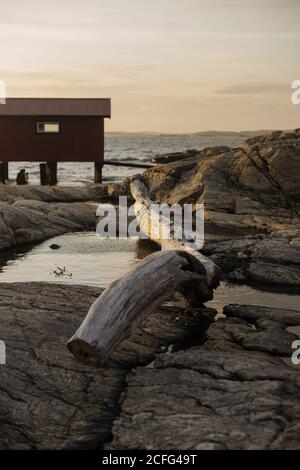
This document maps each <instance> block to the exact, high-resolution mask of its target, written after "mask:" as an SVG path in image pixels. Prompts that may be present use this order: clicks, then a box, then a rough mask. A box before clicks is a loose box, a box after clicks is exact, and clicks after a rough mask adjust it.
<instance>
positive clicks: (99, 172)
mask: <svg viewBox="0 0 300 470" xmlns="http://www.w3.org/2000/svg"><path fill="white" fill-rule="evenodd" d="M102 168H103V163H101V162H95V183H102Z"/></svg>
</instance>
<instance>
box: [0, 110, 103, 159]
mask: <svg viewBox="0 0 300 470" xmlns="http://www.w3.org/2000/svg"><path fill="white" fill-rule="evenodd" d="M38 121H45V122H59V123H60V133H59V134H38V133H37V131H36V123H37V122H38ZM103 160H104V119H103V118H99V117H77V116H59V117H56V116H51V117H49V116H40V117H36V116H35V117H30V116H10V117H8V116H5V117H4V116H1V117H0V161H3V162H9V161H12V162H13V161H15V162H20V161H31V162H46V161H47V162H96V161H98V162H99V161H100V162H103Z"/></svg>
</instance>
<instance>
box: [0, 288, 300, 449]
mask: <svg viewBox="0 0 300 470" xmlns="http://www.w3.org/2000/svg"><path fill="white" fill-rule="evenodd" d="M100 292H101V291H100V290H99V289H96V288H92V287H82V286H63V285H59V284H57V285H56V284H43V283H23V284H20V283H19V284H1V285H0V327H1V335H2V338H3V339H5V341H6V344H7V365H6V366H5V367H4V366H1V384H0V423H1V431H0V449H95V448H101V446H104V447H106V448H114V449H136V448H144V449H189V450H191V449H194V450H195V449H254V448H255V449H280V448H285V449H299V448H300V427H299V418H300V401H299V393H300V371H299V367H294V368H293V367H292V364H291V359H290V358H291V353H292V349H291V344H292V342H293V341H294V340H295V339H296V338H297V334H296V333H295V332H289V331H287V329H288V328H289V329H290V330H293V326H295V325H299V324H300V313H299V312H293V311H288V310H280V309H271V308H262V307H253V306H239V305H229V306H227V307H226V308H225V310H224V313H225V314H226V318H224V319H220V320H218V321H217V322H214V321H213V318H214V316H215V313H216V312H215V311H213V310H212V309H205V308H204V309H199V310H197V311H195V310H193V311H184V310H182V309H180V308H178V307H171V306H169V307H162V308H160V309H159V310H158V311H156V312H155V313H153V314H152V315H151V316H150V317H149V318H148V319H147V320H146V321H145V322H144V324H143V326H142V327H141V328H140V329H139V331H137V332H136V334H135V335H134V336H133V337H132V338H131V339H130V340H128V341H126V342H124V343H123V344H122V345H121V346H120V347H119V348H118V349H117V351H116V352H115V353H114V354H113V356H112V357H111V359H110V361H109V362H108V363H107V364H106V365H105V366H104V367H102V368H95V367H89V366H87V365H82V364H80V363H79V362H78V361H76V359H75V358H74V357H73V356H72V354H70V353H69V351H68V350H67V348H66V342H67V340H68V339H69V337H70V336H71V335H72V334H73V332H74V331H75V330H76V328H77V327H78V326H79V324H80V323H81V321H82V320H83V318H84V316H85V315H86V311H87V309H88V308H89V306H90V305H91V304H92V302H93V301H94V300H95V299H96V297H97V296H98V295H99V294H100ZM209 325H210V326H209ZM207 328H208V331H207V333H206V334H205V331H206V330H207ZM205 340H206V342H205Z"/></svg>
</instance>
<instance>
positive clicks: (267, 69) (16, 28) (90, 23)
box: [0, 0, 300, 132]
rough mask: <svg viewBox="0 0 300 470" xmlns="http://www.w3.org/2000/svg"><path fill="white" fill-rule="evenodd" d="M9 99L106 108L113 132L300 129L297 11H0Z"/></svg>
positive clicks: (283, 4)
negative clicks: (98, 103) (100, 101)
mask: <svg viewBox="0 0 300 470" xmlns="http://www.w3.org/2000/svg"><path fill="white" fill-rule="evenodd" d="M0 7H1V9H0V60H1V68H0V80H3V81H5V82H6V88H7V95H8V96H10V97H104V98H105V97H110V98H112V119H111V121H107V125H106V126H107V129H108V130H110V131H158V132H196V131H204V130H210V129H216V130H243V129H280V128H281V129H289V128H294V127H300V105H299V106H297V105H293V104H292V103H291V92H292V90H291V82H292V81H293V80H297V79H298V80H300V23H299V19H300V0H51V1H41V0H26V1H24V0H0Z"/></svg>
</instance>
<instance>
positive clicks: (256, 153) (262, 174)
mask: <svg viewBox="0 0 300 470" xmlns="http://www.w3.org/2000/svg"><path fill="white" fill-rule="evenodd" d="M171 157H172V158H171V160H172V159H173V157H174V154H171ZM163 158H164V159H167V157H166V156H163ZM143 179H144V182H145V184H146V185H147V187H148V188H149V189H150V191H151V195H152V198H153V199H154V200H155V201H156V202H159V203H162V202H167V203H169V204H176V203H179V204H185V203H192V204H197V203H198V204H204V208H205V246H204V249H203V250H202V251H203V253H204V254H205V255H207V256H210V257H211V258H212V259H213V260H214V261H215V262H216V263H217V264H218V265H219V266H220V267H221V269H222V272H223V277H224V278H225V279H229V280H230V281H235V282H247V283H252V284H259V285H260V286H264V285H266V287H271V288H274V289H284V290H293V291H297V292H298V291H299V284H300V282H299V281H300V212H299V211H300V185H299V181H300V130H299V129H297V130H296V131H294V132H281V131H277V132H273V133H271V134H267V135H263V136H260V137H253V138H251V139H248V140H246V142H245V143H244V144H242V146H241V147H240V148H237V149H229V148H227V147H225V148H224V147H215V148H209V149H204V150H203V151H199V152H198V154H194V153H193V155H192V156H191V155H190V154H189V153H188V152H187V153H185V154H181V156H180V157H179V159H177V160H176V161H173V162H171V163H168V164H165V165H160V166H157V167H155V168H152V169H150V170H147V171H146V172H145V173H144V174H143ZM112 194H115V196H116V195H118V194H128V183H126V182H125V183H123V184H122V185H120V186H119V187H116V188H115V192H114V193H112Z"/></svg>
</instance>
